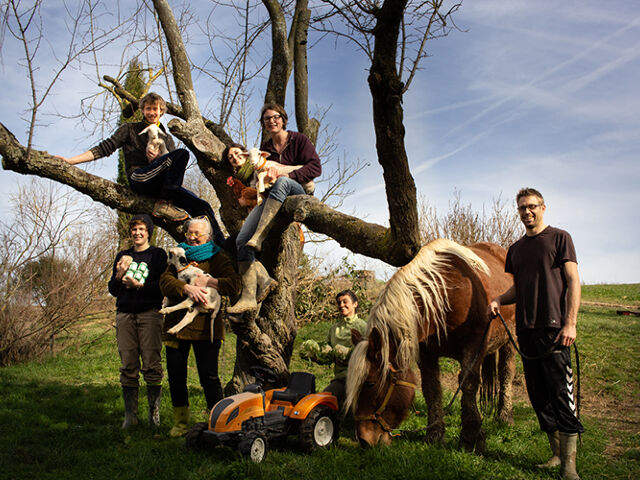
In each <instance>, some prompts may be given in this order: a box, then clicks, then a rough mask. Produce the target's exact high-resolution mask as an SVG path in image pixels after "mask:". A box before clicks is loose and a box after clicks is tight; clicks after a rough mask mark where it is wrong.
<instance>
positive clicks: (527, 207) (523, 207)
mask: <svg viewBox="0 0 640 480" xmlns="http://www.w3.org/2000/svg"><path fill="white" fill-rule="evenodd" d="M541 206H542V204H541V203H537V204H536V203H531V204H529V205H520V206H519V207H518V211H519V212H520V213H524V212H526V211H527V210H529V211H530V212H535V211H536V209H537V208H538V207H541Z"/></svg>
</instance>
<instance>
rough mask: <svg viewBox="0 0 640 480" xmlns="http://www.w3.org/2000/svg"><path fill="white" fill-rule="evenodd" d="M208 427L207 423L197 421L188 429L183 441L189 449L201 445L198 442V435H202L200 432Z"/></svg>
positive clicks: (194, 448)
mask: <svg viewBox="0 0 640 480" xmlns="http://www.w3.org/2000/svg"><path fill="white" fill-rule="evenodd" d="M208 428H209V424H208V423H207V422H198V423H195V424H194V425H193V426H192V427H191V428H190V429H189V431H188V432H187V435H186V436H185V443H186V444H187V448H188V449H189V450H196V449H198V448H200V447H201V446H202V445H201V444H200V437H201V436H202V432H204V431H205V430H207V429H208Z"/></svg>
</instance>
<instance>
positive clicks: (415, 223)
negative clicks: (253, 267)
mask: <svg viewBox="0 0 640 480" xmlns="http://www.w3.org/2000/svg"><path fill="white" fill-rule="evenodd" d="M219 5H220V4H219ZM262 6H263V8H264V9H265V10H266V13H267V19H266V20H267V21H268V26H269V31H270V35H271V61H270V69H269V76H268V79H267V86H266V91H265V95H264V98H265V100H266V101H275V102H278V103H281V104H284V103H285V99H286V90H287V85H288V82H289V79H290V77H291V75H293V76H294V82H293V87H294V98H295V111H296V122H297V125H298V129H299V130H302V131H303V132H304V133H306V134H307V135H308V136H309V137H310V138H312V139H314V140H315V139H317V132H318V127H319V121H318V120H314V119H312V118H310V116H309V113H308V87H309V86H308V74H307V69H308V68H309V66H308V64H307V56H306V55H307V48H308V40H307V35H308V32H309V28H310V25H312V24H314V25H322V27H321V28H322V29H324V30H325V31H327V32H331V33H332V34H336V35H338V36H341V37H346V38H349V39H351V40H353V41H355V42H356V43H357V44H358V45H360V46H361V47H362V49H363V50H364V51H365V53H366V54H367V55H368V57H369V59H370V60H371V68H370V75H369V88H370V91H371V95H372V100H373V115H374V128H375V134H376V145H377V152H378V161H379V163H380V164H381V166H382V168H383V174H384V182H385V187H386V195H387V201H388V205H389V215H390V228H385V227H383V226H381V225H376V224H373V223H368V222H364V221H363V220H361V219H359V218H356V217H354V216H351V215H347V214H344V213H341V212H339V211H337V210H335V209H332V208H330V207H329V206H328V205H326V204H324V203H323V202H321V201H319V200H318V199H316V198H314V197H310V196H296V197H291V198H289V199H287V200H286V202H285V203H284V205H283V208H282V210H281V213H280V214H279V215H278V222H277V224H276V225H275V227H274V228H273V229H272V231H271V234H270V236H269V238H268V239H267V241H266V242H265V244H264V246H263V250H264V251H266V252H271V254H267V255H266V256H263V262H264V263H265V265H266V266H267V268H268V269H269V270H270V271H271V272H272V274H273V275H274V276H275V278H276V279H277V280H278V281H279V284H280V286H279V289H278V290H277V291H276V292H275V294H272V295H271V296H270V297H269V298H268V299H267V300H266V301H265V302H264V303H263V305H262V309H261V311H260V314H259V316H258V317H257V318H234V319H232V325H233V328H234V330H235V332H236V333H237V334H238V339H239V340H238V343H237V354H238V355H237V359H238V360H237V365H236V376H235V378H234V380H233V382H232V384H231V385H230V386H229V389H228V391H229V390H233V389H237V388H238V387H239V386H240V385H241V383H242V382H243V380H244V377H243V372H244V371H246V367H247V366H249V365H251V364H254V363H259V364H263V365H267V366H269V367H272V368H273V369H274V370H275V371H276V372H277V373H278V374H279V375H280V376H281V378H282V379H284V377H286V374H287V366H288V363H289V360H290V357H291V352H292V348H293V340H294V338H295V334H296V325H295V317H294V314H295V310H294V309H295V298H294V297H295V283H296V269H297V266H298V264H299V258H300V252H301V245H300V242H299V239H298V230H297V227H296V226H295V225H294V224H293V223H292V221H299V222H304V224H305V226H306V227H307V228H308V229H310V230H312V231H313V232H316V233H321V234H324V235H327V236H329V237H331V238H333V239H334V240H336V241H337V242H338V243H340V244H341V245H342V246H343V247H346V248H348V249H350V250H352V251H353V252H356V253H361V254H364V255H367V256H370V257H373V258H378V259H381V260H383V261H385V262H387V263H389V264H391V265H394V266H401V265H404V264H406V263H407V262H409V261H410V260H411V259H412V258H413V256H414V255H415V254H416V252H417V251H418V249H419V247H420V244H421V243H420V232H419V218H418V209H417V199H416V189H415V184H414V181H413V178H412V176H411V173H410V171H409V166H408V159H407V154H406V150H405V147H404V125H403V110H402V95H403V94H404V92H405V91H406V88H407V87H408V85H409V83H410V82H411V79H412V78H413V76H414V75H415V73H416V72H417V71H418V65H419V62H420V60H421V59H422V58H424V56H425V50H424V44H425V42H426V40H427V39H429V38H433V37H434V36H435V34H434V31H435V29H436V26H437V27H438V28H440V29H441V30H440V34H444V32H445V30H443V29H446V24H447V19H448V18H449V17H450V16H451V14H452V13H453V12H454V11H455V9H456V8H457V6H456V7H454V8H453V9H451V10H449V11H446V12H442V11H441V8H442V1H436V0H434V1H431V2H415V3H413V2H407V1H399V0H386V1H383V2H360V1H358V2H340V3H338V2H330V1H325V2H320V3H319V4H317V5H313V8H314V12H315V14H313V13H314V12H312V11H311V9H310V6H309V5H308V3H307V0H295V1H291V2H283V3H280V2H277V1H275V0H262ZM255 8H257V4H250V3H249V2H246V3H245V4H244V6H243V7H242V9H243V10H242V11H243V12H245V13H243V15H245V17H246V16H247V15H248V14H249V13H248V12H251V11H253V9H255ZM153 10H154V12H153V13H154V15H156V16H157V19H158V22H159V25H160V26H161V28H162V32H163V35H162V36H161V37H158V38H163V41H162V45H166V48H167V49H168V52H169V58H170V65H169V64H168V65H167V68H168V69H170V71H171V74H172V80H173V84H172V86H171V91H175V96H176V99H177V101H176V102H175V103H170V104H169V105H168V111H169V113H170V114H172V115H174V116H175V117H176V118H175V119H173V120H172V121H171V122H169V128H170V130H171V132H172V133H173V134H174V135H175V136H176V137H177V138H178V139H179V140H181V141H182V142H183V143H184V144H185V145H186V147H187V148H189V149H190V150H191V152H192V153H193V155H194V156H195V158H196V161H197V165H198V167H199V169H200V171H201V172H202V174H203V175H204V177H205V178H206V179H207V181H208V182H209V183H210V184H211V186H212V187H213V189H214V190H215V192H216V196H217V198H218V200H219V202H220V214H221V218H222V221H223V223H224V225H225V226H226V229H227V231H229V232H230V233H235V232H237V231H238V230H239V228H240V226H241V224H242V221H243V218H244V216H245V215H246V212H244V211H242V209H239V208H238V207H237V204H236V201H235V197H234V196H233V193H232V191H231V189H230V188H229V187H228V186H227V185H226V177H227V176H228V175H229V172H228V171H227V170H225V168H224V165H223V163H222V162H221V158H220V155H221V152H222V150H223V148H224V146H225V144H228V143H229V142H230V141H231V138H232V137H231V136H230V135H229V134H228V132H227V130H226V129H225V125H227V123H228V120H229V118H231V117H230V113H229V112H230V111H231V110H232V107H233V106H234V105H235V106H238V107H240V106H241V105H242V104H243V101H242V95H241V90H238V93H237V95H235V96H234V95H233V94H231V93H226V94H225V95H226V96H225V97H224V98H222V99H221V103H222V104H223V105H221V110H220V115H219V119H218V121H217V122H216V121H213V120H211V119H208V118H206V117H205V115H203V113H202V111H201V108H200V106H199V103H198V99H197V97H196V94H195V88H194V81H193V78H192V73H191V72H192V71H198V72H200V73H201V72H202V70H200V69H195V68H194V66H193V65H192V64H191V62H190V59H189V55H188V53H187V47H186V45H185V43H184V38H186V36H187V35H186V33H185V32H184V31H183V30H181V25H180V23H179V21H178V20H177V18H176V16H174V12H173V11H172V9H171V8H170V7H169V4H168V2H167V0H153ZM312 14H313V15H312ZM245 17H243V18H245ZM179 18H183V17H179ZM318 22H324V23H322V24H320V23H318ZM264 25H267V24H266V23H264V22H263V21H258V22H256V23H255V24H252V25H250V22H248V21H243V25H242V27H241V30H242V34H241V36H242V38H244V41H243V42H241V49H242V48H244V49H249V48H251V46H252V45H254V44H255V38H256V35H258V34H259V33H260V32H261V31H262V30H264V28H265V27H264ZM287 25H288V26H287ZM238 38H240V37H238ZM144 39H145V40H144V41H148V38H147V37H144ZM410 52H413V55H412V56H410V55H409V53H410ZM245 53H246V52H245ZM398 53H399V55H400V56H398ZM235 58H236V60H235V64H234V65H233V66H232V67H229V69H228V70H223V71H222V76H221V77H218V78H220V80H221V82H222V83H223V84H230V83H232V84H234V85H236V86H239V88H240V89H242V88H245V87H246V85H245V80H246V79H249V78H251V75H253V73H248V70H247V69H246V66H247V65H248V63H247V57H246V56H244V53H239V54H238V56H237V57H235ZM216 63H217V65H218V66H219V65H220V63H221V62H220V60H219V59H218V60H217V61H216ZM169 67H170V68H169ZM262 68H263V67H262V66H261V65H260V64H255V65H254V66H253V69H252V72H257V71H260V70H261V69H262ZM403 74H408V77H407V79H406V80H405V81H404V82H403V80H402V75H403ZM103 79H104V81H105V82H107V83H109V84H111V85H112V91H113V92H114V93H115V94H116V95H117V96H118V97H119V98H125V99H127V100H128V101H129V102H130V103H131V104H132V105H133V101H135V100H136V98H135V96H133V95H131V94H130V93H129V92H127V91H126V89H125V88H124V87H123V86H122V85H121V84H120V82H119V80H118V79H116V78H111V77H106V76H105V77H103ZM236 79H237V80H236ZM245 93H246V90H245ZM236 111H237V110H236ZM27 153H28V152H27V148H26V147H24V146H23V145H21V144H20V143H19V142H18V140H17V139H16V138H15V136H14V135H13V134H12V133H11V132H9V131H8V130H7V129H6V128H5V127H4V126H3V125H2V124H0V154H2V161H3V167H4V168H5V169H8V170H13V171H16V172H20V173H25V174H35V175H40V176H44V177H48V178H51V179H54V180H56V181H59V182H62V183H65V184H67V185H70V186H72V187H73V188H75V189H77V190H79V191H81V192H83V193H86V194H87V195H89V196H91V197H92V198H93V199H94V200H96V201H98V202H101V203H103V204H105V205H108V206H110V207H112V208H114V209H117V210H120V211H124V212H130V213H133V212H139V211H150V210H151V208H152V205H153V203H152V200H151V199H149V198H145V197H143V196H140V195H136V194H134V193H133V192H131V191H130V190H129V189H127V188H126V187H122V186H120V185H116V184H114V183H112V182H109V181H106V180H104V179H100V178H97V177H95V176H92V175H90V174H88V173H86V172H84V171H82V170H79V169H78V168H76V167H72V166H70V165H67V164H63V163H62V162H61V161H59V160H57V159H55V158H53V157H52V156H50V155H49V154H47V153H46V152H42V151H35V150H34V151H32V152H31V154H30V155H28V154H27ZM161 226H162V227H163V228H165V230H167V231H168V232H169V233H171V234H172V235H173V236H174V237H175V238H178V233H179V232H178V225H175V224H171V223H167V222H161Z"/></svg>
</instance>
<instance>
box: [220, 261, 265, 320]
mask: <svg viewBox="0 0 640 480" xmlns="http://www.w3.org/2000/svg"><path fill="white" fill-rule="evenodd" d="M256 263H257V262H256V261H255V260H254V261H252V262H238V270H240V274H241V275H242V295H240V300H238V301H237V302H236V304H235V305H232V306H230V307H227V312H228V313H233V314H235V313H244V312H249V311H251V310H258V304H257V303H256V281H257V274H256Z"/></svg>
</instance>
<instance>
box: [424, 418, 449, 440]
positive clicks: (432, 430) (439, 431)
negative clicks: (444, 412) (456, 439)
mask: <svg viewBox="0 0 640 480" xmlns="http://www.w3.org/2000/svg"><path fill="white" fill-rule="evenodd" d="M443 439H444V424H443V423H442V422H438V423H436V424H433V425H429V426H428V427H427V431H426V433H425V435H424V441H425V442H427V443H442V440H443Z"/></svg>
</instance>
